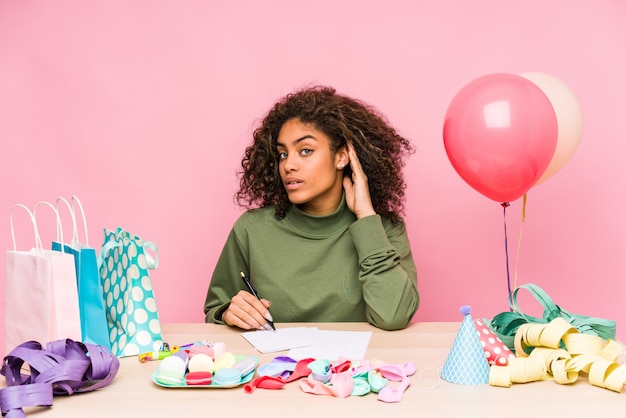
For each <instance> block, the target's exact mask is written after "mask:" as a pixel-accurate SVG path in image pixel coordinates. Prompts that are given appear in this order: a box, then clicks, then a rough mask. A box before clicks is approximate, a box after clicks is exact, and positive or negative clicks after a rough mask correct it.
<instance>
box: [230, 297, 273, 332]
mask: <svg viewBox="0 0 626 418" xmlns="http://www.w3.org/2000/svg"><path fill="white" fill-rule="evenodd" d="M270 305H271V303H270V301H268V300H267V299H261V300H259V299H257V298H256V297H255V296H254V295H252V293H250V292H246V291H245V290H240V291H239V293H237V294H236V295H235V296H233V297H232V299H231V300H230V305H229V306H228V308H227V309H226V310H225V311H224V313H223V314H222V320H223V321H224V322H225V323H226V324H227V325H230V326H232V327H238V328H241V329H248V330H249V329H258V330H271V329H272V327H271V326H270V324H269V323H268V322H267V321H272V316H271V315H270V312H269V311H268V310H267V308H269V307H270Z"/></svg>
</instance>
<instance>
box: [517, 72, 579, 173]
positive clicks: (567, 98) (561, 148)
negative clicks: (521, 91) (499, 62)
mask: <svg viewBox="0 0 626 418" xmlns="http://www.w3.org/2000/svg"><path fill="white" fill-rule="evenodd" d="M520 76H522V77H524V78H526V79H527V80H530V81H531V82H533V83H534V84H535V85H537V87H539V88H540V89H541V91H543V92H544V94H545V95H546V96H548V99H549V100H550V103H551V104H552V108H553V109H554V113H555V115H556V122H557V127H558V133H557V140H556V149H555V150H554V155H553V156H552V160H551V161H550V164H548V167H547V168H546V171H544V172H543V174H542V175H541V177H539V180H537V182H536V183H535V185H537V184H540V183H543V182H544V181H545V180H547V179H548V178H550V177H552V176H553V175H554V174H556V172H557V171H559V170H560V169H561V168H563V166H565V164H567V163H568V162H569V161H570V160H571V158H572V156H573V155H574V154H575V153H576V150H577V149H578V145H579V144H580V139H581V138H582V133H583V112H582V109H581V107H580V103H579V102H578V99H577V98H576V96H575V95H574V93H573V92H572V91H571V90H570V89H569V87H567V86H566V85H565V83H563V82H562V81H561V80H559V79H558V78H556V77H554V76H552V75H550V74H546V73H539V72H529V73H522V74H520Z"/></svg>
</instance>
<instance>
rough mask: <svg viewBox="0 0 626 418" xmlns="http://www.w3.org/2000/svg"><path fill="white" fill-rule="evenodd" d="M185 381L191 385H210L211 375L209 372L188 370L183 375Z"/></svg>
mask: <svg viewBox="0 0 626 418" xmlns="http://www.w3.org/2000/svg"><path fill="white" fill-rule="evenodd" d="M185 381H186V382H187V384H188V385H191V386H200V385H210V384H211V382H212V381H213V375H212V374H211V372H203V371H198V372H189V373H187V376H185Z"/></svg>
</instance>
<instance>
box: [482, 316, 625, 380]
mask: <svg viewBox="0 0 626 418" xmlns="http://www.w3.org/2000/svg"><path fill="white" fill-rule="evenodd" d="M515 350H516V354H517V356H516V357H514V358H510V359H509V364H508V365H507V366H495V365H494V366H492V367H491V369H490V371H489V384H490V385H492V386H501V387H510V386H511V384H512V383H527V382H534V381H538V380H544V379H549V378H553V379H554V380H555V381H556V382H557V383H559V384H570V383H574V382H575V381H576V380H577V379H578V376H579V375H580V374H581V373H583V374H586V375H587V377H588V380H589V383H591V384H592V385H594V386H598V387H601V388H605V389H609V390H613V391H615V392H621V391H622V389H623V387H624V384H626V364H623V365H619V364H618V363H617V358H618V356H619V355H620V354H621V353H622V352H623V351H624V347H623V346H622V345H620V344H619V343H617V342H615V341H613V340H611V339H609V340H604V339H602V338H600V337H598V336H595V335H589V334H580V333H579V332H578V331H577V330H576V328H574V327H573V326H572V325H571V324H570V323H568V322H567V321H566V320H565V319H563V318H560V317H557V318H555V319H553V320H552V321H551V322H550V323H548V324H524V325H522V326H520V328H519V329H518V330H517V333H516V334H515Z"/></svg>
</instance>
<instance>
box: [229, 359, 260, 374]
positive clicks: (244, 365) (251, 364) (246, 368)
mask: <svg viewBox="0 0 626 418" xmlns="http://www.w3.org/2000/svg"><path fill="white" fill-rule="evenodd" d="M256 366H257V360H256V358H254V357H246V358H244V359H243V360H240V361H238V362H237V363H235V366H234V368H235V369H237V370H239V371H240V372H241V376H246V375H247V374H248V373H250V372H252V371H254V369H255V368H256Z"/></svg>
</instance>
